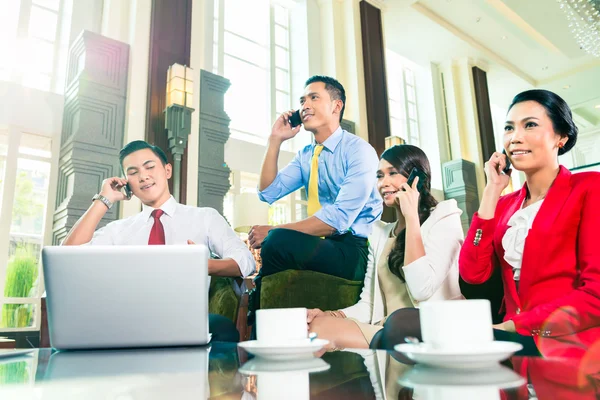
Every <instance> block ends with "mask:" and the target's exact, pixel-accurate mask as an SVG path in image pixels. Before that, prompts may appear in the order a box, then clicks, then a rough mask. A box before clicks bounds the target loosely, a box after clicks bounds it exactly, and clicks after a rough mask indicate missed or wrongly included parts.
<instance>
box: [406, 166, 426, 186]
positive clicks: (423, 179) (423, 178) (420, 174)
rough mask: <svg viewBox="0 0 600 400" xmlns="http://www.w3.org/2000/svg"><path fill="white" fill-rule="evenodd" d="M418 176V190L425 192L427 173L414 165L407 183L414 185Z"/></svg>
mask: <svg viewBox="0 0 600 400" xmlns="http://www.w3.org/2000/svg"><path fill="white" fill-rule="evenodd" d="M417 176H418V177H419V181H418V182H417V190H418V191H419V192H423V187H424V186H425V182H427V174H426V173H425V172H423V171H421V170H420V169H419V168H417V167H414V168H413V169H412V171H410V175H409V176H408V181H407V182H406V183H407V184H408V186H411V187H412V185H413V182H414V180H415V178H416V177H417Z"/></svg>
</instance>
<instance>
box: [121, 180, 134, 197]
mask: <svg viewBox="0 0 600 400" xmlns="http://www.w3.org/2000/svg"><path fill="white" fill-rule="evenodd" d="M122 189H123V193H124V194H125V196H126V197H127V200H129V199H131V196H133V192H132V191H131V187H129V183H128V184H126V185H125V186H123V188H122Z"/></svg>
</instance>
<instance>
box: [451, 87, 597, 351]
mask: <svg viewBox="0 0 600 400" xmlns="http://www.w3.org/2000/svg"><path fill="white" fill-rule="evenodd" d="M576 140H577V127H576V126H575V124H574V123H573V119H572V115H571V110H570V109H569V107H568V105H567V104H566V103H565V101H564V100H563V99H562V98H560V97H559V96H558V95H556V94H554V93H552V92H549V91H546V90H529V91H526V92H523V93H520V94H518V95H517V96H515V98H514V99H513V102H512V104H511V105H510V107H509V111H508V115H507V122H506V126H505V128H504V150H505V151H506V153H507V154H508V159H509V160H510V162H511V163H512V165H513V167H514V169H516V170H518V171H523V172H524V173H525V176H526V183H525V185H523V188H522V189H521V190H519V191H516V192H513V193H511V194H508V195H506V196H502V197H501V196H500V194H501V193H502V191H503V190H504V189H505V188H506V187H507V186H508V183H509V179H510V172H511V171H510V170H509V171H508V174H505V173H503V172H502V171H503V170H504V168H505V166H506V165H507V159H506V156H505V155H504V154H501V153H494V154H493V155H492V157H491V158H490V160H489V161H488V162H487V163H486V164H485V173H486V175H487V185H486V187H485V190H484V192H483V198H482V200H481V205H480V207H479V211H478V212H477V213H475V215H474V216H473V221H472V222H471V227H470V229H469V232H468V234H467V237H466V239H465V243H464V245H463V247H462V249H461V253H460V259H459V270H460V275H461V276H462V278H463V279H464V280H465V281H466V282H468V283H473V284H479V283H483V282H484V281H486V280H487V279H488V278H489V277H490V275H491V274H492V271H493V270H494V268H501V271H502V280H503V283H504V307H505V309H506V316H505V318H504V322H503V323H501V324H499V325H496V326H494V328H496V329H501V330H504V331H507V332H516V333H518V334H519V335H523V336H524V337H520V338H521V339H525V337H529V338H531V337H533V339H534V341H535V343H536V345H537V348H538V350H539V351H540V352H541V353H542V354H544V355H549V354H553V353H561V354H564V353H563V350H562V349H563V348H564V346H562V345H561V343H562V344H565V343H569V344H571V345H576V346H580V347H581V348H583V349H588V348H589V347H591V346H593V345H594V344H595V345H596V346H600V241H599V240H598V238H597V236H596V235H597V231H598V229H600V173H597V172H585V173H578V174H571V173H570V172H569V171H568V170H567V169H566V168H565V167H563V166H561V165H559V163H558V155H562V154H565V153H566V152H567V151H569V150H570V149H571V148H572V147H573V146H574V145H575V142H576Z"/></svg>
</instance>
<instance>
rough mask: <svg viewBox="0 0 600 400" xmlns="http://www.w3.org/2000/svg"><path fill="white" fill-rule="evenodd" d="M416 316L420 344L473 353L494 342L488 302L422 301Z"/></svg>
mask: <svg viewBox="0 0 600 400" xmlns="http://www.w3.org/2000/svg"><path fill="white" fill-rule="evenodd" d="M419 316H420V319H421V336H422V338H423V341H424V342H425V343H427V344H429V345H431V346H432V347H433V348H434V349H444V350H461V349H469V350H473V349H475V348H477V347H484V346H485V345H486V344H488V343H490V342H493V341H494V331H493V328H492V312H491V305H490V302H489V301H488V300H446V301H425V302H422V303H421V304H420V306H419Z"/></svg>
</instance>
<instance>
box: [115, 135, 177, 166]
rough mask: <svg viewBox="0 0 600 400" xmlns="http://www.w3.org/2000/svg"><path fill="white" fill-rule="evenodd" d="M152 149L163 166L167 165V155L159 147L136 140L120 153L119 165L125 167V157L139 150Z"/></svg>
mask: <svg viewBox="0 0 600 400" xmlns="http://www.w3.org/2000/svg"><path fill="white" fill-rule="evenodd" d="M143 149H150V150H152V152H153V153H154V154H155V155H156V156H157V157H158V158H159V159H160V162H162V165H167V163H168V162H169V161H168V160H167V155H166V154H165V152H164V151H162V149H161V148H160V147H158V146H155V145H153V144H150V143H148V142H145V141H143V140H134V141H133V142H130V143H127V144H126V145H125V146H124V147H123V148H122V149H121V151H120V152H119V164H121V167H123V160H124V159H125V157H127V156H128V155H130V154H131V153H134V152H136V151H139V150H143Z"/></svg>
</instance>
